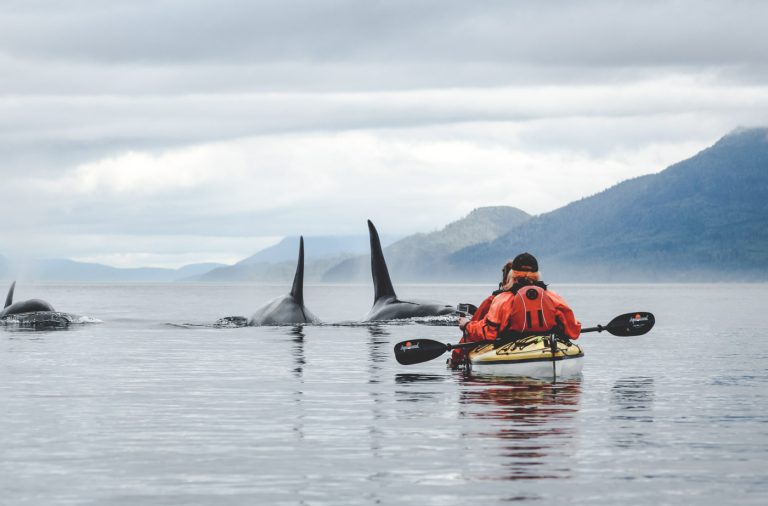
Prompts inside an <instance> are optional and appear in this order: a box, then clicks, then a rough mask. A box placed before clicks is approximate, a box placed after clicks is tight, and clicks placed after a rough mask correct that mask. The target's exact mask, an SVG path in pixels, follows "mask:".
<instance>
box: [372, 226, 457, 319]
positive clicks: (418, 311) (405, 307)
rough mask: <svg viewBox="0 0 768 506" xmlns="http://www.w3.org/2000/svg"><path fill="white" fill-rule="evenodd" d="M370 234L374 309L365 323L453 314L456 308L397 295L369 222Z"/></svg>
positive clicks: (373, 228) (377, 240) (377, 239)
mask: <svg viewBox="0 0 768 506" xmlns="http://www.w3.org/2000/svg"><path fill="white" fill-rule="evenodd" d="M368 233H369V234H370V237H371V274H372V276H373V290H374V296H373V307H372V308H371V310H370V311H369V312H368V315H367V316H366V317H365V319H364V320H363V321H382V320H399V319H403V318H414V317H419V316H441V315H448V314H453V313H454V312H455V310H454V308H453V307H451V306H447V305H445V304H440V303H437V302H425V301H413V302H410V301H405V300H400V299H398V298H397V295H395V289H394V287H393V286H392V280H391V279H390V278H389V270H387V263H386V262H385V261H384V252H383V251H382V250H381V241H380V240H379V233H378V232H377V231H376V227H374V226H373V223H371V220H368Z"/></svg>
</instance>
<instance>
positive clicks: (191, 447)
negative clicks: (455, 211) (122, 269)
mask: <svg viewBox="0 0 768 506" xmlns="http://www.w3.org/2000/svg"><path fill="white" fill-rule="evenodd" d="M552 288H553V289H554V290H556V291H558V293H560V294H561V295H563V296H564V297H565V298H566V299H567V300H568V301H569V303H570V304H571V306H572V307H573V308H574V310H575V312H576V314H577V316H578V317H579V319H581V321H582V322H584V324H585V325H594V324H597V323H606V322H607V321H608V320H609V319H611V318H612V317H613V316H615V315H617V314H620V313H624V312H628V311H633V310H646V311H652V312H653V313H654V314H655V315H656V318H657V325H656V327H655V328H654V329H653V330H652V331H651V332H650V333H649V334H647V335H645V336H641V337H636V338H620V337H614V336H610V335H603V334H600V335H598V334H585V335H584V336H582V337H581V339H580V340H579V343H580V344H581V345H582V346H583V347H584V350H585V364H584V370H583V374H582V376H581V377H578V378H573V379H569V380H566V381H561V382H558V383H556V384H552V383H551V382H546V381H532V380H520V379H509V378H507V379H504V378H483V377H465V376H463V375H462V374H460V373H457V372H451V371H449V370H447V369H446V368H445V364H444V360H443V359H442V358H439V359H436V360H434V361H431V362H427V363H423V364H419V365H413V366H408V367H406V366H401V365H398V364H397V363H396V362H395V360H394V357H393V354H392V348H393V345H394V344H395V343H396V342H399V341H402V340H404V339H407V338H413V337H425V338H432V339H439V340H441V341H444V342H455V341H456V339H457V332H456V330H455V328H454V327H446V326H435V325H423V324H415V323H412V324H398V325H371V326H337V325H323V326H308V327H304V328H293V327H280V328H239V329H215V328H211V327H210V326H196V325H197V324H206V323H212V322H213V321H215V320H216V319H217V318H219V317H221V316H225V315H238V314H240V315H245V316H248V315H249V314H250V311H251V310H252V309H253V308H255V307H257V306H258V305H260V304H261V303H262V302H264V301H265V300H267V299H268V298H270V297H273V296H276V295H281V294H282V293H284V292H285V290H286V288H285V287H284V286H253V285H41V286H33V287H27V288H26V289H25V292H26V291H27V290H29V292H30V293H33V294H34V296H36V297H40V298H44V299H46V300H48V301H49V302H50V303H51V304H53V305H54V307H55V308H56V309H57V310H61V311H69V312H72V313H76V314H81V315H88V316H92V317H95V318H98V319H100V320H102V321H103V323H100V324H88V325H83V326H77V327H73V328H71V329H70V330H67V331H48V332H31V331H20V330H14V329H12V328H4V329H0V405H2V406H3V407H4V415H3V417H2V418H0V497H3V498H4V501H7V502H8V503H9V504H136V503H141V504H206V505H207V504H210V505H213V504H216V505H219V504H244V503H260V504H306V503H310V504H360V503H375V502H381V503H383V504H420V505H421V504H466V503H467V502H471V501H482V502H483V503H488V504H499V503H503V502H507V501H509V500H513V499H514V500H519V501H522V502H523V503H529V502H530V503H531V504H545V503H546V504H550V503H554V502H561V501H563V500H567V501H568V502H569V503H574V504H606V505H608V504H619V503H625V504H630V503H631V504H647V505H656V504H673V503H674V504H680V503H685V504H711V505H720V504H756V505H757V504H764V503H765V502H766V500H768V471H766V469H765V466H764V465H763V464H764V463H765V458H766V454H768V453H767V452H768V416H767V415H766V412H765V409H764V406H765V405H766V401H768V399H766V395H767V392H768V389H767V388H766V386H767V384H768V369H767V368H766V366H765V362H764V361H765V360H766V359H768V352H767V351H766V349H765V347H764V346H761V344H760V343H761V342H762V340H763V339H764V338H765V337H766V336H765V326H764V323H763V316H762V315H763V311H762V308H763V307H764V306H765V304H766V302H768V287H767V286H766V285H764V284H745V285H717V284H715V285H659V286H654V285H553V286H552ZM489 289H490V287H488V286H481V285H403V286H399V287H398V293H399V294H400V295H401V296H402V297H403V298H425V299H438V300H440V301H443V302H446V303H451V304H453V303H457V302H474V303H477V302H479V301H480V300H481V299H482V298H483V297H484V296H485V294H486V293H487V292H488V291H489ZM305 294H306V303H307V307H308V308H309V309H310V310H312V312H313V313H315V314H317V315H318V316H319V317H321V318H323V319H324V320H325V321H326V322H342V321H348V320H359V319H360V318H361V317H362V316H363V315H364V314H365V313H366V312H367V310H368V309H369V307H370V303H371V302H372V290H371V287H370V286H367V285H313V284H310V285H308V286H307V287H306V290H305ZM169 323H170V324H173V325H168V324H169ZM184 323H190V324H195V326H180V324H184Z"/></svg>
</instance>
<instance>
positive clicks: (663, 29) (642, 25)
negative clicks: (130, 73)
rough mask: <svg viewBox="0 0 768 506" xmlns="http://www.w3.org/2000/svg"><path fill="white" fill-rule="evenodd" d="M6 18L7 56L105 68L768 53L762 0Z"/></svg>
mask: <svg viewBox="0 0 768 506" xmlns="http://www.w3.org/2000/svg"><path fill="white" fill-rule="evenodd" d="M7 11H9V12H6V15H5V16H4V17H3V19H4V22H0V47H2V48H4V52H5V53H6V54H10V55H17V56H21V57H25V58H39V59H41V60H94V61H101V62H104V63H113V62H116V61H122V62H155V63H157V64H165V63H171V62H180V61H183V62H249V63H254V62H262V63H267V62H284V61H305V62H306V61H328V62H332V61H335V62H358V63H360V62H393V61H418V62H429V61H440V62H457V61H497V62H504V63H508V64H514V63H533V64H537V65H564V64H566V65H568V64H571V65H572V64H583V65H610V66H616V65H620V66H631V65H641V66H643V65H659V64H672V65H680V64H694V65H708V64H713V65H721V64H733V63H739V62H740V63H747V64H754V63H765V61H766V56H765V51H764V48H765V47H766V46H768V31H766V30H765V29H764V24H765V19H766V15H767V14H768V5H766V4H765V2H761V1H759V0H753V1H748V0H742V1H737V2H732V1H725V0H721V1H682V0H669V1H651V2H616V1H609V0H602V1H596V0H591V1H583V2H556V1H545V2H524V1H505V0H499V1H486V2H465V1H459V0H455V1H447V0H431V1H421V2H413V1H405V0H401V1H396V0H391V1H387V2H359V1H354V0H348V1H341V0H336V1H318V0H306V1H281V2H254V1H246V0H228V1H222V0H218V1H180V0H166V1H153V2H130V3H129V2H103V1H98V0H94V1H92V2H84V1H83V2H74V3H73V2H52V3H44V4H42V5H40V4H37V7H35V6H33V7H27V6H26V5H25V4H21V3H20V4H17V6H16V8H15V9H7ZM31 34H34V35H33V36H31Z"/></svg>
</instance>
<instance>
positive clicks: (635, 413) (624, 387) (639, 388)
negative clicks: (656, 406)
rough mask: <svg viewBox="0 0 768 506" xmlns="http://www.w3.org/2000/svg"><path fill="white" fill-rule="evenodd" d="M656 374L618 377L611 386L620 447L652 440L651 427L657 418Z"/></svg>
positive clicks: (612, 406)
mask: <svg viewBox="0 0 768 506" xmlns="http://www.w3.org/2000/svg"><path fill="white" fill-rule="evenodd" d="M654 397H655V395H654V384H653V378H645V377H635V378H621V379H618V380H616V383H614V385H613V387H612V388H611V408H612V411H613V412H614V413H613V414H612V415H611V419H613V420H616V424H615V425H614V426H615V428H616V432H615V433H614V435H613V442H614V445H615V446H617V447H620V448H629V447H636V446H642V445H645V444H648V435H649V428H648V427H644V425H645V424H648V423H652V422H653V413H652V410H653V401H654Z"/></svg>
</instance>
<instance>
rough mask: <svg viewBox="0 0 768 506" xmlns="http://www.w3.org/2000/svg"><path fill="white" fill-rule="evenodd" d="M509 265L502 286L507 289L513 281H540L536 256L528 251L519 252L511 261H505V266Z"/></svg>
mask: <svg viewBox="0 0 768 506" xmlns="http://www.w3.org/2000/svg"><path fill="white" fill-rule="evenodd" d="M507 265H509V270H508V271H507V274H506V277H505V278H504V279H505V281H504V287H503V288H505V289H509V288H511V287H512V285H514V284H515V283H521V282H525V281H526V280H527V281H531V282H533V281H540V280H541V276H540V275H539V262H538V261H537V260H536V257H534V256H533V255H531V254H530V253H527V252H526V253H520V254H519V255H517V256H516V257H515V258H514V259H513V260H512V261H511V262H507V264H506V265H505V266H504V267H505V268H506V267H507Z"/></svg>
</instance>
